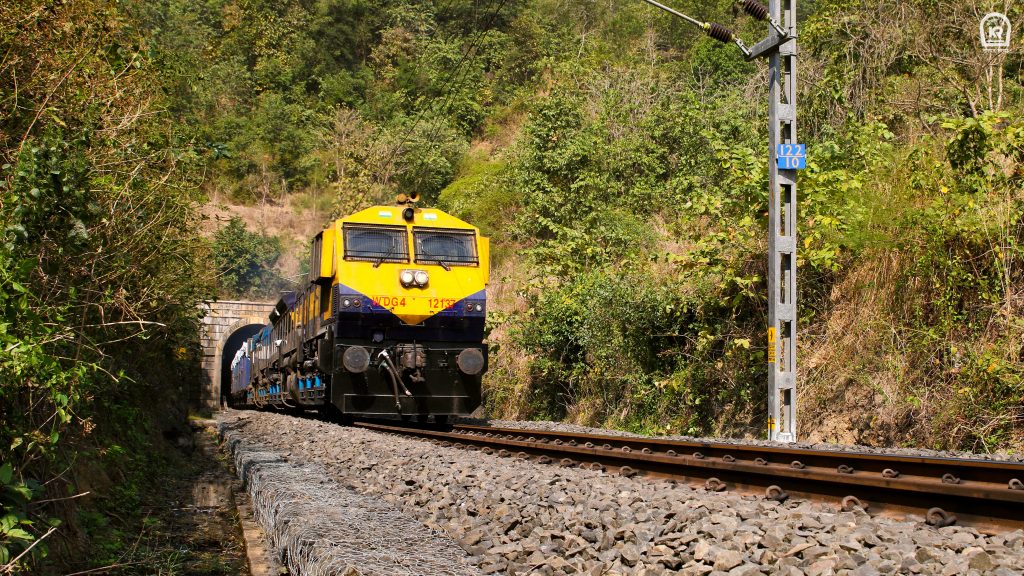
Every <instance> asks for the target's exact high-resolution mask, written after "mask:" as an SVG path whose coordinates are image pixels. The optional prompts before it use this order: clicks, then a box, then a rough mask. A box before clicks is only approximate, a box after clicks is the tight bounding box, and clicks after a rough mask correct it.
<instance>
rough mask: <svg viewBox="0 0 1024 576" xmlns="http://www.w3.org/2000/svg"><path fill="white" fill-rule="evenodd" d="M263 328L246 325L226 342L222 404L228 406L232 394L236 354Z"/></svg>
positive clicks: (221, 372)
mask: <svg viewBox="0 0 1024 576" xmlns="http://www.w3.org/2000/svg"><path fill="white" fill-rule="evenodd" d="M261 328H263V324H246V325H245V326H242V327H241V328H239V329H237V330H235V331H234V332H232V333H231V335H230V336H228V338H227V340H225V341H224V348H223V351H222V352H221V358H220V404H221V406H224V405H226V404H227V401H228V396H229V395H230V394H231V361H232V360H234V359H235V354H236V353H237V352H238V349H239V348H241V347H242V343H243V342H245V341H246V340H248V339H249V338H251V337H252V336H253V335H254V334H256V333H257V332H259V331H260V329H261Z"/></svg>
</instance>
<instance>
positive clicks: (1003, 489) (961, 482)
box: [356, 423, 1024, 533]
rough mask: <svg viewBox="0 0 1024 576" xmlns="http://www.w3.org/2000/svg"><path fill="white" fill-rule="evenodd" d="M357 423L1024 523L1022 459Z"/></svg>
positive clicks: (902, 514) (816, 495)
mask: <svg viewBox="0 0 1024 576" xmlns="http://www.w3.org/2000/svg"><path fill="white" fill-rule="evenodd" d="M356 426H359V427H363V428H367V429H371V430H377V431H381V432H388V433H394V434H404V435H412V436H418V437H421V438H425V439H428V440H433V441H438V442H448V443H453V444H456V445H469V446H473V447H475V448H476V449H483V450H485V451H490V452H494V451H497V453H498V454H499V455H502V456H509V455H518V456H520V457H529V456H534V457H539V458H540V460H541V461H542V462H554V461H557V462H558V463H559V464H561V465H563V466H580V465H582V466H585V467H589V468H597V469H602V470H609V469H611V470H613V471H614V470H617V471H619V472H620V473H622V474H625V475H633V474H644V475H646V476H650V477H652V478H670V479H675V480H677V481H684V482H688V483H696V484H698V485H700V486H703V487H704V488H705V489H708V490H713V491H721V490H728V489H731V490H737V491H739V492H742V493H753V494H759V495H763V496H764V497H766V498H771V499H775V500H785V499H786V498H788V497H797V498H803V499H809V500H814V501H818V502H824V503H831V504H838V505H839V507H840V508H841V509H843V510H852V509H854V508H855V507H858V506H859V507H860V508H862V509H865V510H869V511H870V512H871V513H872V514H878V515H882V516H887V517H894V518H900V519H905V518H908V517H909V518H912V519H919V520H922V521H925V522H927V523H928V524H931V525H934V526H938V527H942V526H948V525H950V524H953V523H960V524H963V525H969V526H973V527H975V528H977V529H978V530H981V531H983V532H987V533H998V532H1002V531H1008V530H1014V529H1018V528H1024V483H1022V482H1024V463H1017V462H1003V461H993V460H972V459H958V458H933V457H920V456H902V455H894V454H874V453H865V452H844V451H830V450H813V449H806V448H791V447H785V446H781V447H775V446H757V445H745V444H731V443H723V442H697V441H681V440H666V439H659V438H642V437H624V436H608V435H601V434H578V433H566V432H549V431H541V430H528V429H521V428H492V427H485V426H466V425H457V426H455V427H453V428H452V430H451V431H439V430H436V429H424V428H408V427H402V426H396V425H389V424H388V425H386V424H377V423H357V424H356Z"/></svg>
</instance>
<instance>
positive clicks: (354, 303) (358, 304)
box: [341, 298, 363, 308]
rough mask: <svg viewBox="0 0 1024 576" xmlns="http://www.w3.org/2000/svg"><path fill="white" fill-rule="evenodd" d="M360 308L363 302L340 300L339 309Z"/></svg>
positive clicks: (349, 299)
mask: <svg viewBox="0 0 1024 576" xmlns="http://www.w3.org/2000/svg"><path fill="white" fill-rule="evenodd" d="M362 306H363V301H362V300H360V299H359V298H342V299H341V307H342V308H361V307H362Z"/></svg>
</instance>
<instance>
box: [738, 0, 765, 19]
mask: <svg viewBox="0 0 1024 576" xmlns="http://www.w3.org/2000/svg"><path fill="white" fill-rule="evenodd" d="M741 5H742V6H743V11H744V12H746V13H747V14H750V15H751V16H753V17H754V18H757V19H758V20H767V19H768V7H767V6H765V5H764V4H761V3H760V2H758V1H757V0H743V2H742V3H741Z"/></svg>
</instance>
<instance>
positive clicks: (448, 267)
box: [434, 259, 452, 272]
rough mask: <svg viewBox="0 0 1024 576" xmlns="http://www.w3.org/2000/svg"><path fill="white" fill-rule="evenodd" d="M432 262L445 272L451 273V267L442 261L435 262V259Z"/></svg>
mask: <svg viewBox="0 0 1024 576" xmlns="http://www.w3.org/2000/svg"><path fill="white" fill-rule="evenodd" d="M434 262H437V263H438V264H439V265H440V266H441V268H444V271H445V272H451V271H452V267H451V266H449V265H448V264H447V263H446V262H445V261H444V260H436V259H435V260H434Z"/></svg>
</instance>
